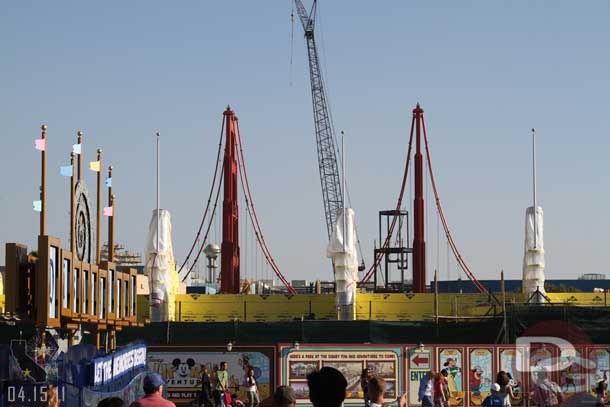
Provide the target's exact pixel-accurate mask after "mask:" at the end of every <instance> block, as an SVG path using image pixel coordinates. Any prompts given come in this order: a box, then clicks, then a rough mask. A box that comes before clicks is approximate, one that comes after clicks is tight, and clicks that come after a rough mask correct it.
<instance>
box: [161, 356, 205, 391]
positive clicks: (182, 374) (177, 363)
mask: <svg viewBox="0 0 610 407" xmlns="http://www.w3.org/2000/svg"><path fill="white" fill-rule="evenodd" d="M172 366H173V367H174V377H173V378H171V379H170V380H168V385H170V386H172V387H182V386H184V387H191V386H195V385H197V384H199V382H200V378H199V377H197V376H194V375H193V374H192V369H193V366H195V360H194V359H193V358H188V359H185V360H184V361H183V360H182V359H180V358H175V359H174V360H173V361H172Z"/></svg>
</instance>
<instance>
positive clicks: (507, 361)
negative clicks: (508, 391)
mask: <svg viewBox="0 0 610 407" xmlns="http://www.w3.org/2000/svg"><path fill="white" fill-rule="evenodd" d="M523 361H524V356H523V351H522V350H521V349H518V348H517V349H516V348H512V349H506V348H504V349H500V350H499V366H498V370H503V371H505V372H506V373H507V374H508V377H509V379H510V382H509V384H510V385H511V387H512V389H513V394H514V396H515V397H514V398H512V399H511V405H512V406H513V407H515V406H520V405H523V402H524V400H523V384H522V374H521V372H522V371H523V369H524V367H523Z"/></svg>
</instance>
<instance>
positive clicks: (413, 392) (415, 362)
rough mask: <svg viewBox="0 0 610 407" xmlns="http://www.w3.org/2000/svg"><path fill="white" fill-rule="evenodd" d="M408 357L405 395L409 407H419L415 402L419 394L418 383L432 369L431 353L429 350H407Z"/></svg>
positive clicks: (419, 403)
mask: <svg viewBox="0 0 610 407" xmlns="http://www.w3.org/2000/svg"><path fill="white" fill-rule="evenodd" d="M406 350H407V352H408V355H409V372H408V374H407V376H408V383H407V394H408V396H409V405H410V406H420V405H421V402H420V401H419V400H417V398H418V393H419V382H420V381H421V379H422V378H423V377H424V376H425V375H426V374H428V372H429V371H430V370H431V369H432V365H433V363H432V351H431V349H430V348H424V349H419V348H407V349H406Z"/></svg>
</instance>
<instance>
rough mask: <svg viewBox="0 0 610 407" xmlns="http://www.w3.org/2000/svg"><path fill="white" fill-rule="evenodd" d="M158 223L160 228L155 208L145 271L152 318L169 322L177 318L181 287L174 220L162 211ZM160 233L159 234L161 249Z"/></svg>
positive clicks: (149, 234) (150, 226)
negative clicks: (177, 304)
mask: <svg viewBox="0 0 610 407" xmlns="http://www.w3.org/2000/svg"><path fill="white" fill-rule="evenodd" d="M158 224H159V226H158V227H157V210H156V209H155V210H153V214H152V218H151V220H150V225H149V227H148V238H147V241H146V267H145V270H144V272H145V274H146V275H147V276H148V281H149V286H150V305H151V309H150V319H151V321H167V320H173V319H174V315H175V312H174V307H175V305H174V302H175V295H176V293H177V291H178V286H179V281H178V274H177V273H176V262H175V260H174V249H173V247H172V224H171V217H170V214H169V211H168V210H166V209H159V223H158ZM157 233H159V248H158V250H157Z"/></svg>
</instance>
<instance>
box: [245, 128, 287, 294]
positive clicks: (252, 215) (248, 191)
mask: <svg viewBox="0 0 610 407" xmlns="http://www.w3.org/2000/svg"><path fill="white" fill-rule="evenodd" d="M237 141H238V146H239V148H238V150H237V164H238V166H237V167H238V170H239V171H238V172H239V176H240V178H241V180H242V182H241V184H242V189H243V190H244V196H245V197H246V207H247V208H248V214H249V215H250V221H251V223H252V225H255V227H254V228H255V231H256V237H257V240H258V242H259V245H260V246H261V249H262V250H263V253H264V254H265V257H266V258H267V261H268V262H269V264H270V266H271V267H272V269H273V271H274V272H275V275H276V276H277V277H278V278H279V279H280V281H281V282H282V283H283V284H284V285H285V286H286V288H287V289H288V291H289V292H290V293H291V294H296V290H295V289H294V288H293V287H292V286H291V285H290V283H289V282H288V280H286V278H285V277H284V275H283V274H282V272H281V271H280V268H279V267H278V265H277V263H276V262H275V259H274V258H273V256H272V255H271V252H270V251H269V248H268V247H267V243H266V242H265V237H264V235H263V232H262V228H261V226H260V222H259V220H258V216H257V215H256V209H255V208H254V202H253V199H252V191H251V189H250V182H249V181H248V173H247V171H246V165H245V158H244V152H243V148H242V142H241V131H240V128H239V121H238V122H237Z"/></svg>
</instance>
